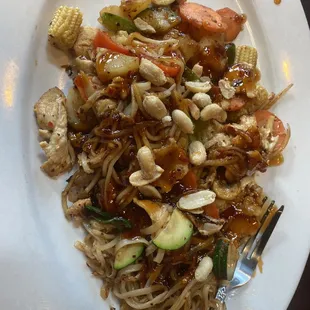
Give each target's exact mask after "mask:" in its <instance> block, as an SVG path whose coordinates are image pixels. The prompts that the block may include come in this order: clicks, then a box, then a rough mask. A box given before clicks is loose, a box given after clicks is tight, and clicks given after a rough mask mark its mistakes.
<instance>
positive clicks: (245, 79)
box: [225, 63, 261, 93]
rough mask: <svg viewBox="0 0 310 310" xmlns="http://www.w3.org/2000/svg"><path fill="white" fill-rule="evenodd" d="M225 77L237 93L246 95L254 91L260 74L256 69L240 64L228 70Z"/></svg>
mask: <svg viewBox="0 0 310 310" xmlns="http://www.w3.org/2000/svg"><path fill="white" fill-rule="evenodd" d="M225 77H226V78H227V79H228V80H229V81H230V82H231V83H232V85H233V86H234V87H236V90H237V92H239V93H240V92H242V93H248V92H251V91H254V89H255V88H256V83H257V82H258V81H259V80H260V77H261V74H260V71H259V70H258V69H257V68H255V69H253V68H252V67H251V66H249V65H247V64H245V63H240V64H236V65H234V66H232V67H231V68H229V71H228V72H227V73H226V74H225Z"/></svg>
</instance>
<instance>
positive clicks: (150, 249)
mask: <svg viewBox="0 0 310 310" xmlns="http://www.w3.org/2000/svg"><path fill="white" fill-rule="evenodd" d="M157 249H158V248H157V246H156V245H155V244H154V243H150V244H149V245H148V247H147V248H146V250H145V255H146V256H149V255H151V254H153V253H154V252H155V251H156V250H157Z"/></svg>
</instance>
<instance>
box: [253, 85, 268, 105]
mask: <svg viewBox="0 0 310 310" xmlns="http://www.w3.org/2000/svg"><path fill="white" fill-rule="evenodd" d="M256 101H257V102H259V104H260V106H261V107H263V106H265V105H266V104H267V103H268V101H269V93H268V91H267V89H266V88H265V87H264V86H262V85H257V86H256Z"/></svg>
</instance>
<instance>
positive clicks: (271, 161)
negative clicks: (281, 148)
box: [268, 154, 284, 167]
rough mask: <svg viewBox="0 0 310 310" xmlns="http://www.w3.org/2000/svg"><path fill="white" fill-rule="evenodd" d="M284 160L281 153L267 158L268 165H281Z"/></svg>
mask: <svg viewBox="0 0 310 310" xmlns="http://www.w3.org/2000/svg"><path fill="white" fill-rule="evenodd" d="M283 162H284V157H283V155H282V154H279V155H277V156H275V157H273V158H271V159H269V160H268V166H269V167H276V166H280V165H282V164H283Z"/></svg>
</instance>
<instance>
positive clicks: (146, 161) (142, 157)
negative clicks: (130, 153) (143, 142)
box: [137, 146, 156, 179]
mask: <svg viewBox="0 0 310 310" xmlns="http://www.w3.org/2000/svg"><path fill="white" fill-rule="evenodd" d="M137 158H138V161H139V164H140V167H141V170H142V174H143V177H144V178H145V179H150V178H152V177H153V175H154V173H155V170H156V168H155V166H156V165H155V161H154V157H153V154H152V151H151V150H150V149H149V148H148V147H147V146H143V147H141V148H140V149H139V151H138V153H137Z"/></svg>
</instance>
